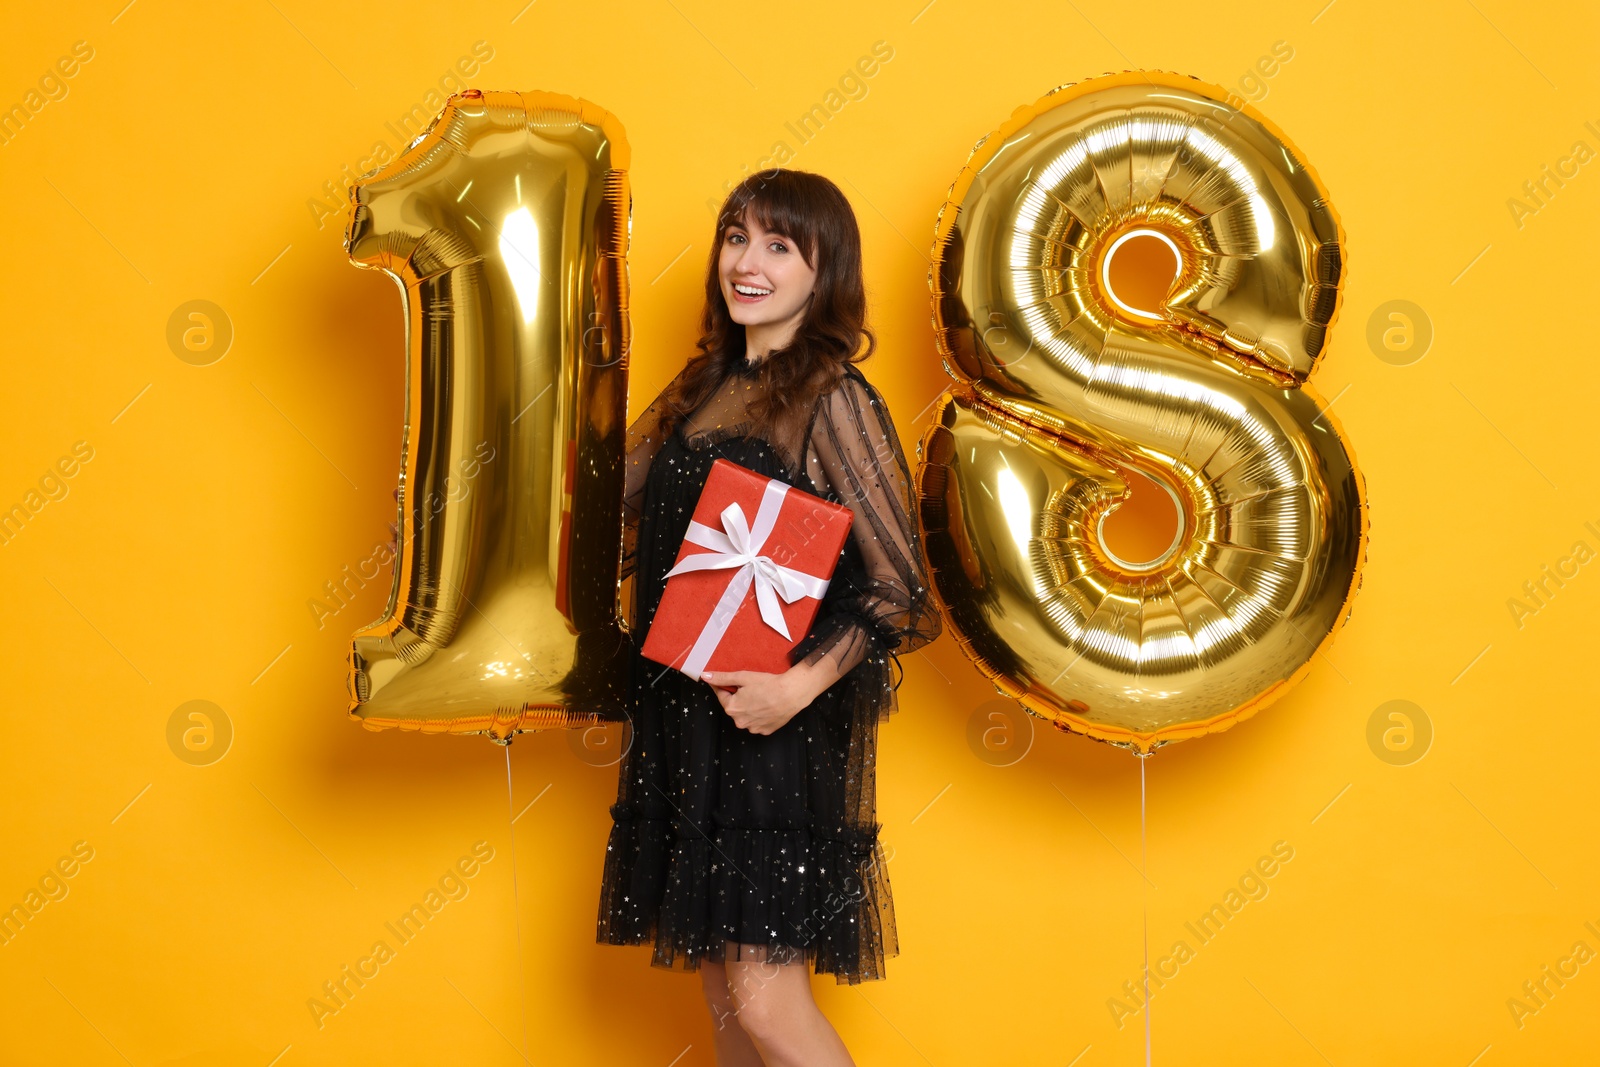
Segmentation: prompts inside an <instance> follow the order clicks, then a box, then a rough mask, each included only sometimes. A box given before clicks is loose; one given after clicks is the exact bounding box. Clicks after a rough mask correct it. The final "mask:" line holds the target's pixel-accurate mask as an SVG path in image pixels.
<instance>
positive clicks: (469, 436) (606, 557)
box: [345, 90, 629, 740]
mask: <svg viewBox="0 0 1600 1067" xmlns="http://www.w3.org/2000/svg"><path fill="white" fill-rule="evenodd" d="M628 165H629V162H628V144H627V141H626V139H625V138H624V136H623V132H622V128H621V126H620V125H619V124H618V122H617V121H616V119H615V118H613V117H612V116H611V115H610V114H608V113H607V112H605V111H603V110H601V109H600V108H598V107H595V106H594V105H593V104H590V103H588V102H586V101H582V100H576V99H573V98H571V97H566V96H558V95H556V94H553V93H509V92H480V91H478V90H468V91H466V92H463V93H460V94H458V95H456V96H453V97H451V98H450V100H449V102H448V103H446V105H445V107H444V110H443V111H442V112H441V113H440V115H439V116H438V118H436V119H435V120H434V122H433V125H432V126H430V127H429V128H428V130H427V131H426V132H425V133H424V134H423V135H422V136H421V137H419V138H418V139H417V140H416V141H415V142H413V143H412V145H411V146H410V147H409V148H408V149H407V150H406V151H405V152H404V153H403V154H402V155H401V157H400V158H399V159H397V160H395V161H394V162H393V163H391V164H389V165H388V166H386V167H384V168H382V169H381V170H378V171H376V172H374V173H372V174H369V175H365V176H363V177H362V178H361V179H360V181H359V182H358V183H357V184H356V186H355V188H354V190H353V191H352V201H353V202H352V214H351V220H350V225H349V230H348V232H347V233H346V237H345V247H346V250H347V251H348V253H349V255H350V257H351V259H352V260H354V261H355V263H356V264H357V265H358V266H362V267H368V268H375V269H379V270H382V271H385V272H386V273H388V274H389V275H391V276H392V277H393V278H394V279H395V280H396V282H398V283H399V285H400V289H401V292H402V294H403V300H404V311H405V317H406V356H407V367H408V375H407V379H406V410H405V431H404V436H403V438H402V441H401V468H402V469H401V480H400V494H399V499H400V538H399V542H400V554H399V558H398V560H397V561H396V565H395V574H394V584H393V586H392V588H391V590H390V594H389V604H388V607H387V609H386V611H385V614H384V617H383V618H382V619H380V620H379V621H377V622H375V623H373V624H372V625H370V626H368V627H366V628H364V629H362V630H360V631H359V632H357V633H356V634H355V637H354V644H353V647H352V649H351V653H350V689H351V697H352V703H351V708H350V714H351V717H352V718H354V719H357V720H359V721H360V722H361V723H362V724H363V725H364V726H366V727H368V728H370V729H385V728H399V729H407V730H422V731H424V732H430V733H437V732H450V733H483V734H488V735H489V736H490V737H491V738H494V739H496V740H502V739H506V738H509V737H510V736H511V735H512V734H513V733H515V732H517V731H519V730H528V729H540V728H548V727H558V726H567V725H572V724H575V723H579V722H592V721H599V720H602V719H607V720H609V719H617V718H621V717H622V711H621V700H622V692H621V683H620V677H621V675H620V666H621V664H622V663H623V662H624V661H623V659H622V655H623V653H624V651H625V649H626V645H625V640H626V638H625V635H624V633H623V631H622V630H621V628H620V625H619V622H618V615H617V610H616V609H617V578H618V574H619V567H620V561H621V548H622V540H621V537H622V516H621V506H622V492H623V449H624V432H625V428H626V418H627V356H628V315H627V303H628V274H627V250H628V227H629V190H628Z"/></svg>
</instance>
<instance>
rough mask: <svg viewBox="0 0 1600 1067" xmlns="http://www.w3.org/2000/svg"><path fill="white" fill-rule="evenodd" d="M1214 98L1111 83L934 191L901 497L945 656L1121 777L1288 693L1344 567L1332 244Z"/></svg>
mask: <svg viewBox="0 0 1600 1067" xmlns="http://www.w3.org/2000/svg"><path fill="white" fill-rule="evenodd" d="M1225 95H1226V94H1225V93H1224V92H1223V91H1222V90H1221V89H1218V88H1216V87H1213V86H1209V85H1206V84H1203V83H1201V82H1198V81H1195V80H1194V79H1191V78H1185V77H1180V76H1176V75H1170V74H1162V73H1153V72H1130V73H1123V74H1115V75H1107V76H1105V77H1101V78H1096V79H1092V80H1090V81H1087V82H1083V83H1080V84H1076V85H1069V86H1063V87H1061V88H1059V89H1057V90H1055V91H1054V92H1052V93H1050V94H1049V95H1047V96H1045V97H1044V98H1043V99H1041V100H1039V101H1038V102H1037V103H1035V104H1034V105H1032V106H1030V107H1025V108H1020V109H1018V111H1017V112H1016V113H1015V114H1013V115H1012V117H1011V119H1010V120H1009V121H1008V122H1007V123H1005V125H1003V126H1001V128H1000V129H999V130H998V131H997V132H995V133H993V134H991V135H990V136H988V137H987V138H985V139H984V140H982V141H980V142H979V143H978V146H977V147H976V148H974V150H973V152H972V155H971V158H970V159H969V160H968V162H967V165H966V167H965V169H963V170H962V172H961V174H960V176H959V177H958V178H957V180H956V182H955V184H954V185H953V186H952V187H951V191H950V196H949V199H948V202H947V203H946V204H945V205H944V208H943V209H942V210H941V212H940V215H939V222H938V226H937V237H936V243H935V255H936V262H935V264H934V267H933V270H932V272H931V273H930V284H931V285H932V288H933V296H934V326H935V328H936V331H937V336H938V344H939V347H940V352H941V354H942V355H943V357H944V361H945V368H946V370H947V371H948V372H949V373H950V374H951V375H952V377H954V378H956V379H957V382H956V384H954V385H953V386H952V387H951V388H950V389H949V390H948V391H947V393H946V395H945V396H944V397H942V398H941V400H940V405H939V408H938V410H937V414H936V415H935V418H934V425H933V426H932V427H931V428H930V429H929V430H928V432H927V434H926V435H925V436H924V438H923V441H922V447H921V461H920V462H919V464H918V470H917V484H918V492H919V496H920V514H921V521H922V523H923V528H924V531H925V534H926V546H927V551H928V556H929V562H930V566H931V568H932V571H933V577H934V583H935V586H936V588H937V591H938V593H939V597H940V600H941V601H942V603H943V605H944V608H945V611H946V614H947V617H948V619H949V621H950V622H951V624H952V629H953V631H954V632H955V634H956V636H957V639H958V641H959V642H960V644H961V646H962V648H963V650H964V651H965V652H966V653H967V654H968V655H969V656H970V657H971V658H972V659H973V661H974V662H975V663H976V664H977V665H978V666H979V667H980V669H981V670H983V672H984V673H985V674H986V675H988V676H989V677H990V678H991V679H992V680H993V681H994V682H995V685H996V688H997V689H999V690H1000V691H1001V692H1002V693H1005V694H1006V695H1008V696H1011V697H1014V698H1016V699H1017V700H1019V701H1021V702H1022V703H1023V704H1024V705H1025V706H1026V707H1027V708H1028V709H1029V710H1031V711H1033V712H1034V713H1036V714H1038V715H1041V716H1043V717H1045V718H1048V719H1050V720H1052V721H1053V722H1055V724H1056V725H1058V726H1059V727H1061V728H1063V729H1069V730H1073V731H1077V732H1081V733H1084V734H1087V735H1088V736H1090V737H1094V738H1097V739H1099V740H1102V741H1107V742H1110V743H1112V744H1117V745H1121V746H1124V747H1128V748H1131V749H1133V750H1135V751H1137V752H1140V753H1148V752H1150V751H1152V750H1153V749H1155V748H1157V747H1159V746H1160V745H1163V744H1167V743H1169V742H1172V741H1176V740H1181V739H1183V738H1188V737H1194V736H1197V735H1200V734H1204V733H1209V732H1213V731H1216V730H1221V729H1225V728H1226V727H1228V726H1230V725H1232V724H1233V723H1235V722H1237V721H1239V720H1240V719H1242V718H1244V717H1245V716H1247V715H1249V714H1250V713H1252V712H1254V711H1256V710H1257V709H1259V708H1261V707H1262V706H1264V705H1265V704H1267V703H1269V702H1270V701H1272V700H1273V699H1275V698H1277V697H1279V696H1281V695H1282V694H1283V693H1284V692H1286V691H1287V690H1288V689H1289V688H1291V687H1292V686H1293V685H1294V684H1295V683H1296V682H1298V681H1299V679H1300V678H1301V677H1302V676H1303V675H1304V673H1305V672H1306V671H1307V670H1308V669H1309V666H1310V663H1311V660H1312V657H1313V656H1314V655H1315V653H1316V652H1317V651H1318V650H1319V649H1320V648H1321V647H1322V646H1323V645H1324V644H1326V643H1327V642H1328V641H1330V640H1331V639H1332V637H1333V635H1334V633H1335V632H1336V631H1337V629H1338V628H1339V626H1340V625H1341V624H1342V622H1343V621H1344V619H1345V618H1346V617H1347V615H1348V613H1349V608H1350V601H1351V599H1352V598H1353V597H1354V595H1355V591H1356V588H1357V585H1358V581H1359V578H1358V576H1359V574H1360V570H1361V565H1362V561H1363V558H1364V555H1365V551H1366V541H1367V534H1368V518H1367V510H1366V506H1365V504H1364V501H1363V497H1364V488H1363V485H1362V479H1361V476H1360V473H1359V472H1358V471H1357V469H1356V468H1355V466H1354V462H1353V460H1352V457H1351V454H1350V450H1349V448H1348V446H1347V445H1346V443H1345V441H1344V438H1343V437H1342V435H1341V433H1340V430H1339V427H1338V424H1337V423H1336V422H1335V421H1334V419H1333V418H1332V416H1331V415H1330V414H1329V411H1328V406H1327V404H1326V403H1325V402H1324V401H1323V400H1321V399H1320V398H1319V397H1318V396H1317V394H1316V393H1315V392H1313V390H1312V389H1311V388H1309V386H1308V384H1307V382H1308V379H1309V378H1310V377H1311V375H1312V372H1313V371H1314V369H1315V368H1316V365H1317V361H1318V359H1319V358H1320V357H1321V356H1322V354H1323V352H1324V350H1325V346H1326V341H1327V333H1328V327H1329V325H1330V324H1331V323H1332V322H1333V319H1334V316H1335V314H1336V313H1337V311H1338V307H1339V301H1340V290H1341V276H1342V273H1343V261H1344V255H1343V239H1342V233H1341V230H1340V227H1339V223H1338V220H1337V219H1336V217H1335V216H1334V213H1333V211H1332V208H1331V207H1330V206H1329V204H1328V202H1327V195H1326V193H1325V192H1324V191H1323V189H1322V187H1321V185H1320V184H1319V183H1318V181H1317V178H1316V176H1315V175H1314V174H1313V173H1312V172H1311V170H1310V169H1309V168H1308V167H1307V166H1306V164H1305V163H1304V161H1303V160H1302V159H1301V157H1300V155H1299V153H1298V152H1297V151H1296V150H1295V149H1294V148H1293V146H1291V145H1290V144H1289V142H1288V140H1287V139H1286V138H1285V137H1284V136H1283V135H1282V134H1281V133H1280V132H1279V131H1278V130H1277V129H1275V128H1274V127H1273V126H1272V125H1271V124H1270V123H1269V122H1268V121H1267V120H1266V119H1264V118H1262V117H1261V116H1260V115H1258V114H1257V113H1256V112H1255V111H1254V110H1253V109H1251V108H1249V107H1247V106H1244V107H1236V106H1233V105H1232V104H1230V103H1228V102H1226V100H1225ZM1136 507H1138V508H1139V509H1141V510H1142V511H1144V513H1145V514H1146V515H1147V516H1148V515H1158V514H1160V513H1161V512H1162V511H1163V510H1164V511H1165V513H1166V516H1167V525H1166V528H1165V529H1164V530H1161V531H1160V535H1159V536H1157V537H1154V538H1152V537H1151V536H1150V534H1149V531H1150V523H1149V521H1148V520H1147V521H1145V522H1143V523H1132V524H1129V523H1127V522H1126V519H1127V515H1128V514H1129V513H1131V512H1132V511H1133V510H1134V509H1135V508H1136ZM1119 512H1121V514H1119ZM1119 524H1121V525H1124V526H1127V525H1131V526H1133V528H1134V529H1133V530H1132V531H1131V532H1133V533H1135V534H1137V533H1138V531H1139V530H1140V529H1141V528H1142V529H1143V530H1144V531H1145V536H1144V537H1143V538H1142V541H1143V543H1140V540H1141V539H1140V538H1138V537H1137V536H1135V537H1131V538H1130V537H1129V532H1130V531H1128V530H1124V531H1122V532H1121V533H1120V534H1119V533H1118V526H1119Z"/></svg>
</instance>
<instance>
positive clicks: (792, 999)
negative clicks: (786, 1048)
mask: <svg viewBox="0 0 1600 1067" xmlns="http://www.w3.org/2000/svg"><path fill="white" fill-rule="evenodd" d="M727 969H728V990H729V992H730V994H731V995H732V997H733V1004H734V1007H735V1009H736V1010H737V1012H738V1015H739V1023H740V1025H741V1026H743V1027H744V1028H745V1030H746V1032H748V1033H749V1034H751V1035H752V1036H754V1037H757V1038H760V1037H764V1036H770V1035H772V1034H773V1033H775V1032H776V1031H777V1030H778V1029H779V1028H781V1027H782V1026H784V1025H785V1024H786V1023H789V1022H792V1021H793V1019H794V1018H795V1016H796V1015H797V1014H799V1013H800V1012H803V1011H804V1010H805V1008H806V1006H807V1000H808V999H809V997H810V993H811V987H810V985H809V983H808V981H807V978H806V974H805V967H803V966H800V965H790V966H787V967H780V966H779V965H778V964H776V963H766V962H761V963H756V962H751V963H729V964H728V965H727Z"/></svg>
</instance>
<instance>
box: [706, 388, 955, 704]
mask: <svg viewBox="0 0 1600 1067" xmlns="http://www.w3.org/2000/svg"><path fill="white" fill-rule="evenodd" d="M807 452H808V456H809V459H808V460H807V473H808V474H809V475H810V476H811V480H812V482H813V483H814V484H815V485H816V487H817V488H818V489H819V490H821V491H823V492H827V491H828V490H830V489H831V490H832V491H833V493H834V494H835V495H836V496H837V498H838V499H839V501H840V502H841V503H843V504H845V505H846V506H847V507H849V508H850V510H851V511H853V512H854V513H855V521H854V522H853V524H852V525H851V530H850V536H851V539H852V540H853V541H854V543H855V546H856V547H857V548H858V549H859V550H860V554H861V559H862V562H863V564H864V566H865V574H866V581H865V583H864V584H862V585H857V586H852V587H850V588H848V589H845V590H844V591H843V594H844V595H842V596H832V597H830V598H829V603H830V610H829V611H828V612H827V614H825V615H819V616H818V618H817V619H816V621H815V623H814V624H813V626H812V629H811V632H810V633H809V634H808V635H807V636H806V638H805V640H803V641H802V642H801V643H800V644H799V645H797V646H796V648H795V649H794V651H793V653H792V655H793V657H794V658H793V659H792V660H791V662H792V663H793V664H794V665H793V666H792V667H790V669H789V670H788V671H786V672H784V673H783V674H771V675H765V674H759V673H756V672H748V671H731V672H717V673H712V674H710V675H709V676H708V677H707V678H706V680H707V681H709V682H711V683H712V685H713V686H725V685H734V686H739V687H740V688H739V689H738V690H737V691H735V692H727V691H725V690H723V689H720V688H719V689H717V695H718V698H719V699H720V700H721V701H722V704H723V707H724V708H725V709H727V710H728V712H729V714H730V715H733V717H734V720H735V722H738V723H739V725H740V726H744V727H745V728H746V729H752V732H755V733H770V732H771V731H772V730H775V729H777V728H778V727H779V726H782V725H783V724H784V723H785V722H787V721H788V720H789V719H790V718H792V717H793V716H794V715H795V714H797V713H798V712H799V711H800V710H801V709H802V708H804V707H806V706H807V705H808V704H810V703H811V702H812V701H813V700H815V699H816V698H817V697H818V696H820V695H821V694H822V693H823V692H824V691H826V690H827V689H828V687H829V686H831V685H833V684H834V683H835V682H837V681H838V680H839V679H840V678H842V677H844V676H845V675H846V674H848V673H849V672H850V671H851V670H852V669H854V668H855V667H856V665H857V664H859V663H860V662H861V660H862V659H863V658H865V657H866V656H868V655H873V654H883V653H893V654H894V655H896V656H898V655H901V654H904V653H907V652H914V651H916V650H917V649H919V648H921V647H922V646H923V645H926V644H927V643H929V642H930V641H932V640H934V639H935V638H936V637H938V636H939V633H940V630H941V627H942V623H941V621H940V617H939V613H938V609H937V607H936V606H935V605H934V603H933V599H932V594H931V592H930V590H929V581H928V574H927V564H926V560H925V558H924V556H923V551H922V542H921V535H920V534H919V532H918V529H917V526H916V523H915V520H914V519H913V518H912V515H911V508H912V500H911V472H910V469H909V467H908V465H907V463H906V457H905V452H904V451H903V450H902V449H901V447H900V440H899V437H898V435H897V434H896V433H895V429H894V422H893V420H892V419H891V418H890V415H889V409H888V405H887V404H886V403H884V400H883V397H882V396H881V395H880V394H879V393H878V391H877V390H876V389H874V388H873V387H872V386H871V385H870V384H869V383H868V382H867V381H866V380H865V379H864V378H861V377H860V376H859V372H855V371H854V368H851V369H850V372H847V373H846V375H845V377H844V380H843V381H841V382H840V383H839V385H838V387H837V388H836V389H835V390H834V391H833V392H831V393H829V394H828V395H827V396H825V397H823V398H822V400H821V401H820V407H819V410H818V412H817V417H816V419H815V420H814V422H813V423H812V431H811V438H810V442H809V445H808V448H807ZM741 718H746V719H748V720H749V722H750V723H751V725H750V726H746V725H745V723H744V722H740V721H739V720H740V719H741Z"/></svg>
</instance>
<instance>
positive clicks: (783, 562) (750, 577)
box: [639, 459, 855, 678]
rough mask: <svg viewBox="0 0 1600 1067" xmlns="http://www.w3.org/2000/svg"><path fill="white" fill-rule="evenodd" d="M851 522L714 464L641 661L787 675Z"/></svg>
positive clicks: (725, 464)
mask: <svg viewBox="0 0 1600 1067" xmlns="http://www.w3.org/2000/svg"><path fill="white" fill-rule="evenodd" d="M854 521H855V513H854V512H852V511H851V510H850V509H849V508H847V507H844V506H843V505H840V504H833V503H830V502H828V501H826V500H823V499H821V498H819V497H815V496H812V495H811V494H810V493H806V492H802V491H801V490H799V489H796V488H794V487H793V486H791V485H788V484H786V483H784V482H782V481H779V480H777V479H775V478H767V477H764V476H763V475H760V474H757V473H756V472H755V471H753V470H749V469H748V468H745V467H741V466H740V465H739V464H737V463H732V462H729V461H728V460H725V459H717V460H713V461H712V463H711V470H710V472H709V473H708V474H707V475H706V484H705V487H704V488H703V489H702V490H701V491H700V500H699V502H698V503H697V504H696V505H695V509H694V516H693V519H692V521H691V522H690V523H689V531H688V533H687V534H685V536H684V541H683V547H682V548H681V549H679V550H678V559H677V562H676V563H675V564H674V566H673V568H672V569H671V570H669V571H668V572H667V576H668V577H667V584H666V588H665V589H663V590H662V592H661V603H660V604H659V605H658V606H657V607H656V613H655V616H654V617H653V618H652V619H651V622H650V629H649V631H648V633H646V635H645V639H644V645H643V646H642V647H641V648H640V650H639V651H640V654H641V655H643V656H645V657H646V658H647V659H651V660H654V661H655V662H657V663H663V664H666V665H667V666H669V667H674V668H676V669H677V670H680V671H682V672H683V673H684V674H687V675H688V676H689V677H691V678H699V677H700V674H701V672H702V671H761V672H764V673H767V674H782V673H783V672H784V671H786V670H788V669H789V650H790V649H792V648H794V646H795V645H797V644H799V643H800V640H801V639H802V638H803V637H804V636H805V634H806V632H807V631H808V630H810V628H811V623H812V620H814V619H815V618H816V616H817V609H818V608H819V607H821V603H822V595H823V594H824V593H825V592H827V589H828V582H829V580H830V579H831V578H832V577H833V571H834V568H835V567H836V566H837V565H838V563H839V556H840V554H841V553H842V552H843V550H844V543H845V538H846V537H848V536H850V527H851V524H852V523H853V522H854Z"/></svg>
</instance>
